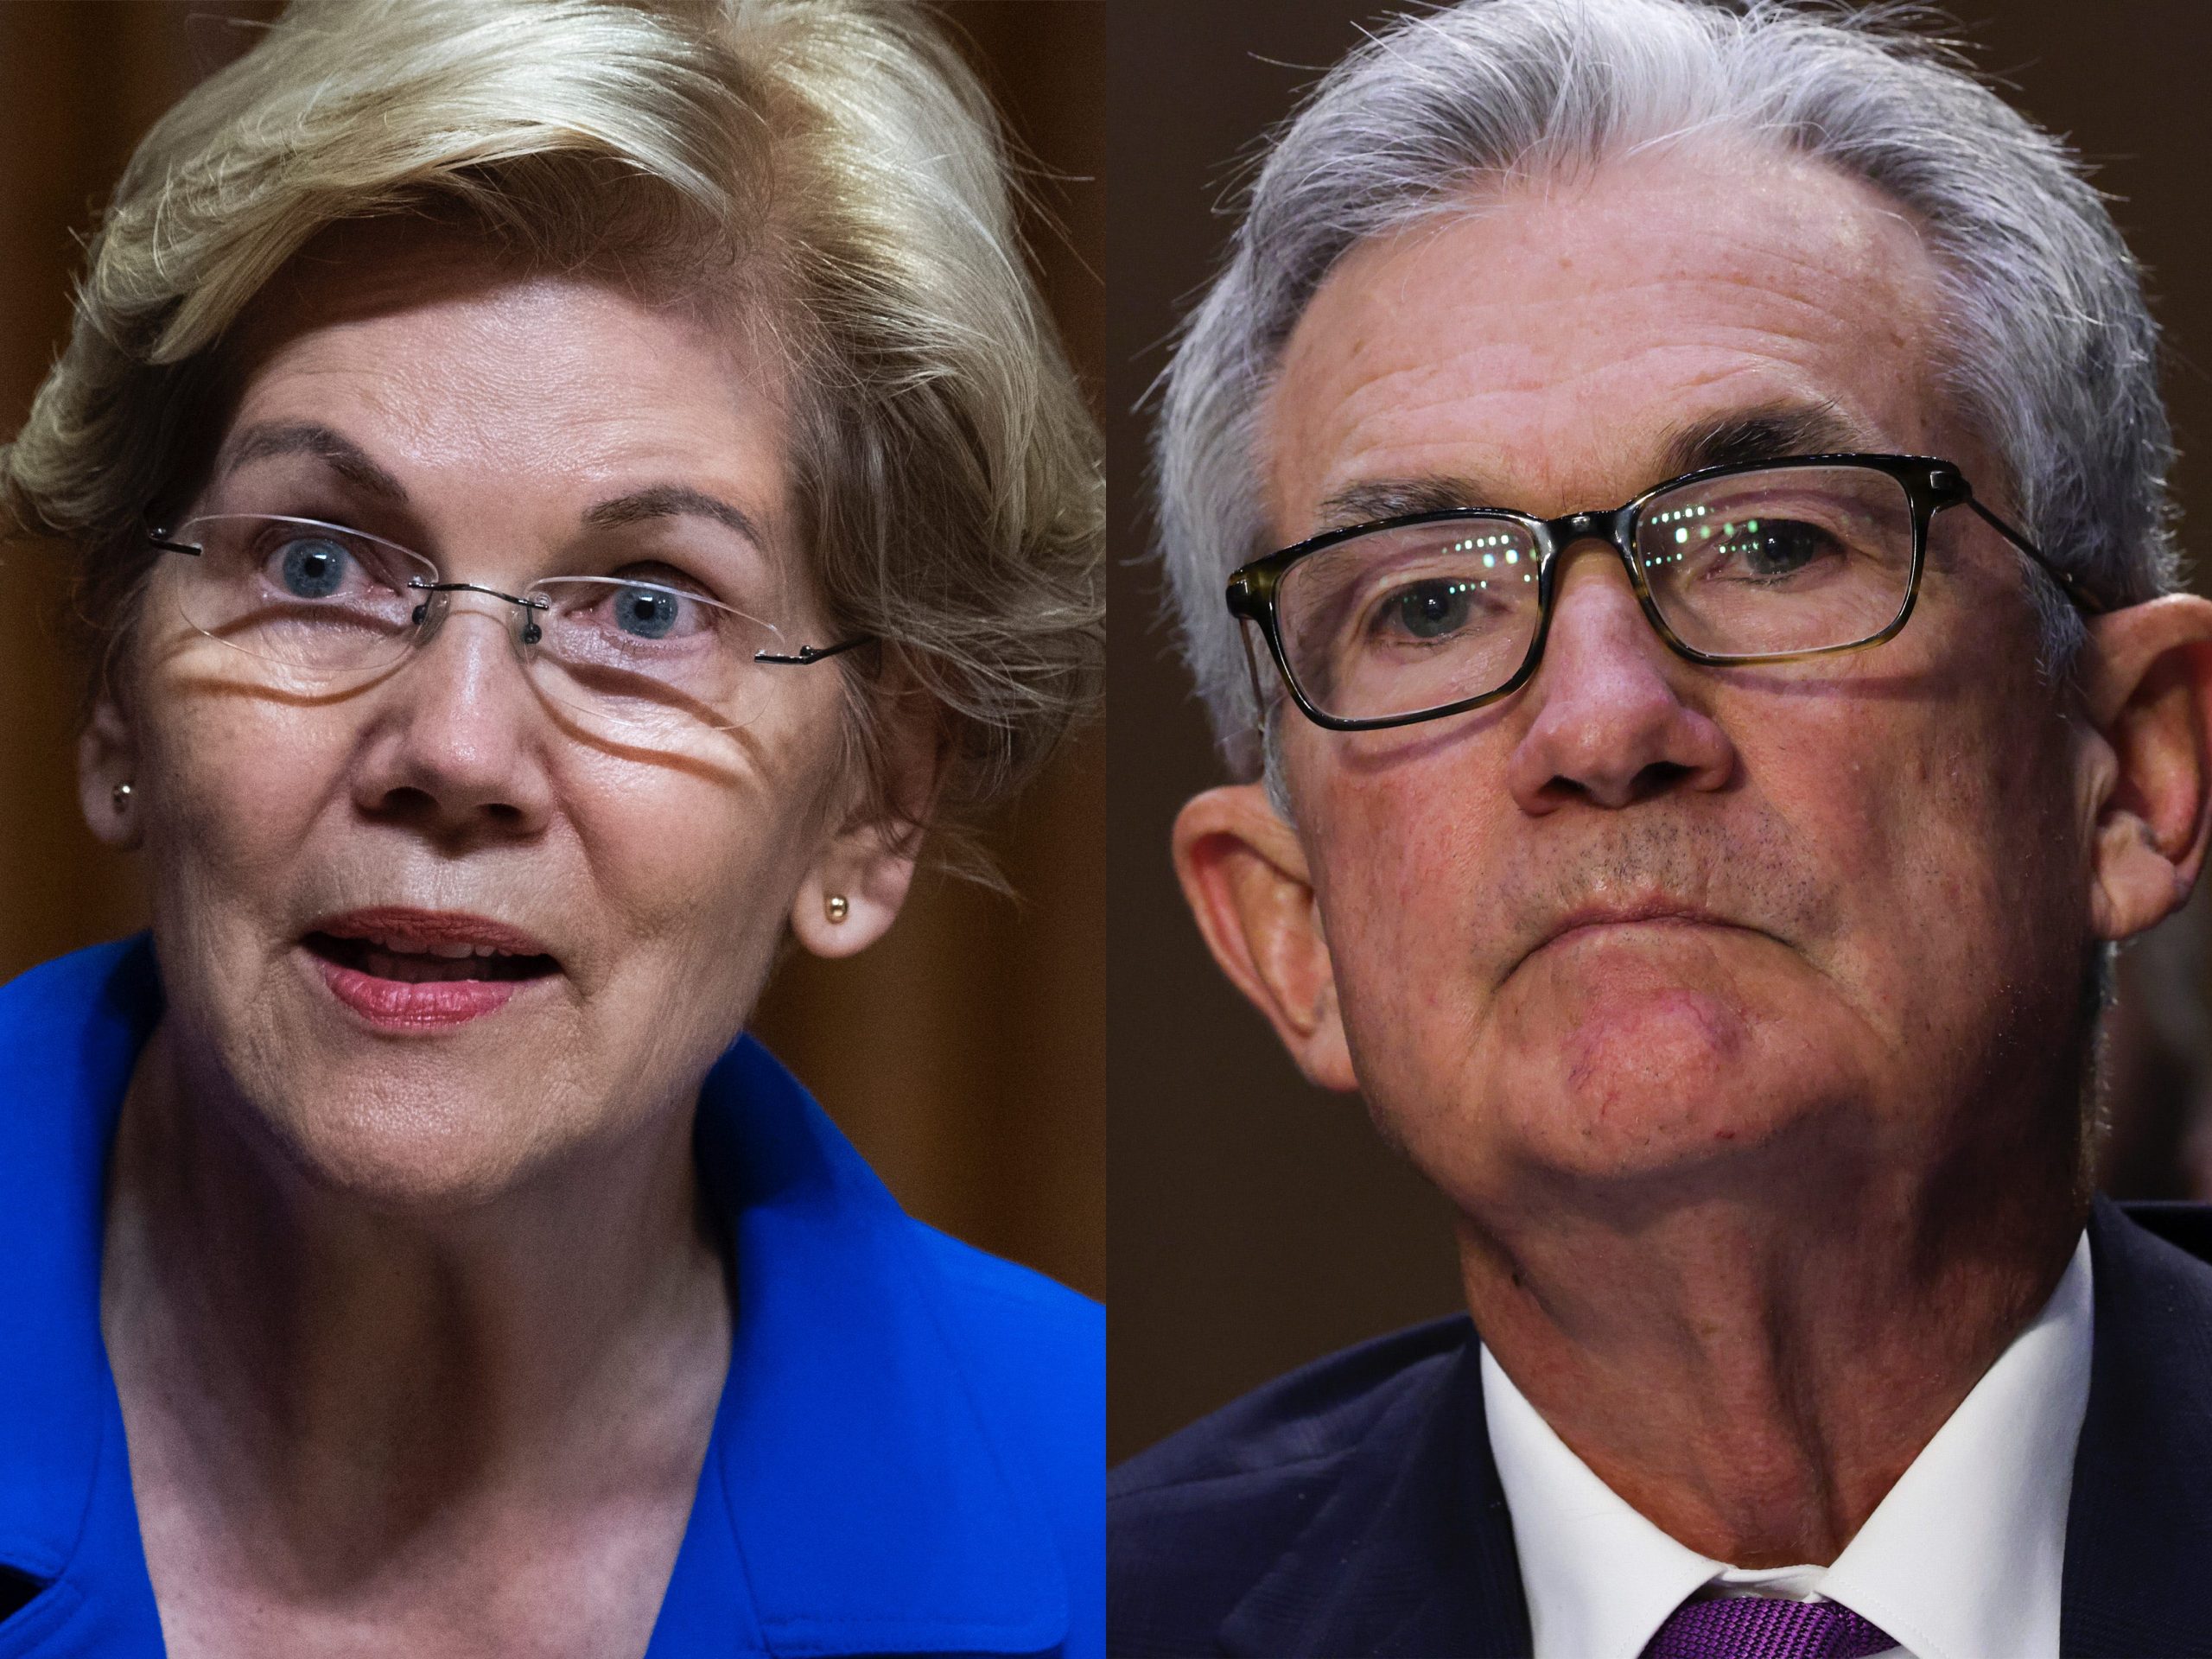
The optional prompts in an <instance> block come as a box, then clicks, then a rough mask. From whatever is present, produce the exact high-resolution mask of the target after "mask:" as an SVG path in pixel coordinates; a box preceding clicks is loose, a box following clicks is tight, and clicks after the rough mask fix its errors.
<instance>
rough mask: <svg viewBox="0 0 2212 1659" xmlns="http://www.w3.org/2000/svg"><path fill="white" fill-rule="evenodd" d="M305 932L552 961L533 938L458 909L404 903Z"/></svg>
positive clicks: (327, 920) (333, 919)
mask: <svg viewBox="0 0 2212 1659" xmlns="http://www.w3.org/2000/svg"><path fill="white" fill-rule="evenodd" d="M306 931H308V932H309V933H327V934H330V935H331V936H332V937H334V938H341V939H375V940H379V941H382V942H383V943H385V944H389V945H391V946H393V947H394V948H396V949H397V950H429V949H430V948H431V947H433V946H435V945H463V944H465V945H471V946H475V945H484V946H488V947H489V948H490V949H492V950H498V951H501V952H504V953H505V955H507V956H511V957H550V956H551V955H552V954H553V953H552V952H551V951H550V950H547V949H546V948H545V944H544V942H543V940H541V939H539V938H537V937H536V936H535V935H533V934H530V933H525V932H524V931H523V930H522V929H520V928H518V927H511V926H509V925H507V924H506V923H505V922H495V921H493V919H492V918H490V917H488V916H472V915H470V914H468V913H467V912H466V911H458V910H416V909H414V908H413V907H412V906H406V905H377V906H371V907H369V908H367V909H364V910H349V911H346V912H343V913H342V914H340V915H336V916H326V917H323V918H321V919H320V920H319V921H316V922H315V923H314V924H312V925H310V926H308V928H307V930H306Z"/></svg>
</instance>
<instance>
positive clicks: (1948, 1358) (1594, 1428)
mask: <svg viewBox="0 0 2212 1659" xmlns="http://www.w3.org/2000/svg"><path fill="white" fill-rule="evenodd" d="M1827 1173H1828V1174H1830V1175H1834V1173H1835V1172H1833V1171H1831V1172H1827ZM2054 1175H2055V1177H2056V1179H2055V1190H2046V1189H2047V1188H2049V1187H2050V1186H2052V1185H2054V1183H2044V1184H2042V1185H2035V1190H2033V1191H2030V1190H2027V1189H2028V1188H2029V1187H2030V1186H2031V1185H2034V1184H2031V1183H2027V1182H2023V1183H2021V1184H2020V1185H2019V1186H2018V1187H2016V1188H2015V1189H2013V1190H2012V1192H2008V1193H2006V1194H2005V1202H2004V1205H2003V1208H2002V1210H2001V1211H1999V1212H1998V1213H1991V1211H1990V1210H1989V1209H1988V1208H1986V1207H1984V1208H1980V1209H1976V1210H1974V1211H1967V1210H1965V1209H1963V1208H1961V1207H1958V1206H1955V1205H1951V1206H1947V1205H1944V1204H1943V1203H1942V1202H1941V1201H1940V1199H1939V1198H1937V1195H1935V1194H1933V1193H1920V1194H1900V1193H1895V1192H1891V1193H1882V1194H1877V1193H1874V1192H1870V1191H1869V1190H1868V1188H1867V1187H1866V1185H1858V1186H1857V1187H1856V1188H1855V1189H1854V1188H1853V1184H1852V1183H1850V1182H1849V1181H1847V1180H1830V1181H1828V1182H1827V1183H1825V1185H1826V1187H1827V1192H1830V1193H1842V1192H1851V1193H1853V1201H1847V1202H1845V1201H1839V1202H1834V1203H1827V1204H1823V1203H1822V1202H1821V1198H1820V1194H1819V1192H1816V1191H1813V1190H1810V1189H1809V1184H1808V1188H1807V1189H1805V1190H1789V1189H1783V1188H1777V1187H1776V1186H1774V1185H1758V1184H1752V1185H1751V1190H1748V1191H1746V1192H1742V1193H1740V1194H1728V1193H1726V1192H1709V1191H1708V1192H1706V1193H1704V1194H1702V1195H1700V1196H1699V1197H1698V1198H1695V1199H1694V1201H1686V1202H1683V1203H1681V1204H1680V1205H1675V1206H1673V1207H1664V1206H1662V1207H1658V1208H1656V1209H1655V1208H1653V1207H1651V1206H1650V1205H1649V1196H1650V1195H1649V1193H1648V1192H1647V1193H1643V1194H1639V1195H1637V1200H1636V1201H1624V1203H1622V1204H1621V1205H1618V1206H1613V1205H1607V1204H1605V1202H1603V1201H1599V1202H1593V1203H1586V1204H1584V1203H1578V1204H1576V1205H1572V1206H1569V1207H1568V1208H1567V1210H1566V1211H1565V1212H1564V1218H1563V1217H1562V1211H1560V1210H1559V1209H1549V1210H1548V1212H1547V1214H1546V1215H1545V1217H1544V1218H1543V1220H1542V1223H1541V1224H1540V1225H1538V1224H1532V1225H1529V1226H1526V1227H1520V1226H1515V1225H1513V1224H1511V1223H1510V1221H1509V1223H1508V1224H1506V1225H1504V1226H1502V1227H1501V1226H1497V1225H1495V1224H1493V1225H1491V1226H1488V1227H1485V1226H1484V1225H1481V1224H1478V1222H1477V1221H1476V1220H1474V1219H1472V1218H1465V1217H1463V1219H1462V1221H1461V1223H1460V1225H1459V1255H1460V1270H1461V1277H1462V1281H1463V1283H1464V1285H1465V1289H1466V1295H1467V1301H1468V1306H1469V1307H1470V1309H1471V1311H1472V1313H1473V1315H1474V1318H1475V1322H1476V1324H1477V1325H1478V1328H1479V1329H1480V1331H1481V1333H1482V1337H1483V1340H1484V1344H1485V1345H1486V1346H1488V1347H1489V1349H1490V1350H1491V1353H1492V1354H1493V1355H1495V1356H1496V1357H1497V1361H1498V1363H1499V1364H1500V1365H1501V1366H1502V1367H1503V1369H1504V1370H1505V1372H1506V1374H1507V1375H1508V1376H1510V1377H1511V1378H1512V1379H1513V1381H1514V1383H1515V1384H1516V1386H1517V1387H1518V1388H1519V1389H1521V1391H1522V1394H1523V1395H1526V1396H1527V1397H1528V1399H1529V1402H1530V1403H1531V1404H1533V1405H1534V1406H1535V1408H1536V1410H1537V1411H1538V1412H1539V1413H1540V1414H1541V1415H1542V1416H1543V1418H1544V1419H1545V1421H1547V1422H1548V1423H1549V1424H1550V1425H1551V1427H1553V1429H1554V1431H1555V1432H1557V1433H1558V1434H1559V1436H1560V1439H1561V1440H1564V1441H1565V1442H1566V1443H1567V1446H1569V1447H1570V1448H1571V1449H1572V1450H1573V1452H1575V1453H1576V1454H1577V1455H1578V1456H1580V1458H1581V1459H1582V1460H1583V1461H1584V1462H1585V1463H1586V1464H1587V1465H1589V1466H1590V1468H1591V1469H1592V1471H1595V1472H1596V1474H1597V1475H1598V1476H1599V1478H1600V1479H1602V1480H1604V1481H1605V1484H1607V1485H1608V1486H1610V1487H1611V1488H1612V1490H1613V1491H1616V1492H1618V1494H1619V1495H1620V1496H1621V1497H1623V1498H1624V1499H1625V1500H1627V1502H1628V1503H1630V1505H1632V1506H1633V1507H1634V1508H1635V1509H1637V1510H1638V1511H1639V1512H1641V1513H1642V1514H1643V1515H1644V1516H1646V1517H1647V1518H1649V1520H1651V1521H1652V1522H1654V1523H1656V1525H1657V1526H1659V1527H1660V1528H1661V1529H1662V1530H1664V1531H1665V1532H1667V1533H1668V1534H1669V1535H1671V1536H1673V1537H1674V1538H1675V1539H1676V1540H1678V1541H1681V1543H1684V1544H1686V1545H1688V1547H1689V1548H1692V1549H1694V1550H1696V1551H1698V1552H1699V1553H1700V1554H1704V1555H1707V1556H1710V1557H1712V1558H1713V1559H1714V1560H1722V1561H1727V1562H1730V1563H1732V1564H1733V1565H1735V1566H1738V1567H1779V1566H1789V1565H1795V1564H1797V1563H1801V1562H1805V1563H1814V1564H1821V1565H1825V1564H1826V1563H1828V1562H1830V1561H1833V1560H1834V1559H1835V1557H1836V1555H1837V1554H1839V1553H1840V1551H1841V1550H1842V1548H1843V1547H1844V1545H1845V1544H1847V1542H1849V1541H1850V1540H1851V1538H1852V1536H1853V1534H1855V1533H1856V1532H1857V1531H1858V1529H1859V1526H1860V1525H1861V1524H1862V1523H1863V1522H1865V1521H1866V1517H1867V1516H1869V1515H1870V1514H1872V1512H1873V1510H1874V1507H1875V1505H1876V1504H1878V1503H1880V1502H1881V1500H1882V1498H1883V1497H1884V1496H1885V1494H1886V1493H1887V1492H1888V1491H1889V1490H1890V1488H1891V1486H1892V1485H1893V1484H1895V1483H1896V1482H1897V1478H1898V1477H1899V1476H1900V1475H1902V1474H1903V1473H1904V1471H1905V1469H1906V1467H1907V1466H1908V1465H1910V1463H1911V1462H1912V1460H1913V1459H1915V1458H1916V1457H1917V1456H1918V1455H1919V1453H1920V1451H1921V1449H1922V1448H1923V1446H1926V1445H1927V1444H1928V1442H1929V1440H1930V1439H1931V1438H1933V1436H1934V1435H1935V1433H1936V1430H1937V1429H1938V1428H1940V1427H1942V1424H1943V1422H1944V1421H1945V1420H1946V1419H1948V1417H1949V1416H1950V1414H1951V1413H1952V1412H1953V1411H1954V1410H1955V1409H1956V1408H1957V1406H1958V1404H1959V1402H1961V1400H1963V1399H1964V1398H1965V1397H1966V1395H1967V1392H1968V1391H1969V1390H1970V1389H1972V1388H1973V1387H1974V1383H1976V1382H1978V1381H1979V1380H1980V1377H1981V1376H1982V1374H1983V1373H1984V1372H1985V1371H1986V1370H1988V1368H1989V1366H1990V1365H1991V1364H1992V1363H1993V1362H1994V1361H1995V1360H1996V1358H1997V1357H1998V1356H1999V1354H2001V1353H2002V1352H2003V1351H2004V1350H2005V1346H2006V1345H2007V1344H2009V1343H2011V1341H2012V1338H2014V1337H2015V1336H2016V1335H2018V1332H2020V1331H2021V1330H2022V1329H2023V1328H2024V1326H2025V1325H2027V1324H2028V1322H2029V1321H2030V1320H2031V1319H2033V1318H2034V1316H2035V1314H2036V1313H2037V1310H2038V1309H2039V1308H2040V1307H2042V1306H2043V1305H2044V1302H2045V1301H2046V1300H2048V1299H2049V1298H2050V1293H2051V1291H2052V1289H2053V1287H2055V1286H2056V1283H2057V1282H2058V1279H2059V1276H2060V1274H2062V1273H2063V1271H2064V1270H2065V1267H2066V1262H2067V1259H2068V1256H2069V1253H2070V1252H2071V1251H2072V1249H2073V1248H2074V1245H2075V1241H2076V1239H2077V1238H2078V1237H2079V1235H2080V1231H2081V1222H2082V1213H2081V1209H2080V1205H2079V1203H2078V1200H2076V1199H2075V1198H2074V1196H2073V1192H2072V1184H2071V1182H2070V1180H2069V1179H2066V1178H2065V1177H2064V1176H2063V1175H2060V1174H2057V1172H2056V1167H2055V1166H2054ZM1992 1185H1994V1184H1992ZM1582 1196H1583V1197H1585V1198H1588V1197H1590V1196H1591V1195H1582ZM1950 1196H1951V1197H1954V1198H1955V1196H1956V1194H1955V1193H1953V1194H1951V1195H1950ZM1630 1216H1633V1217H1634V1220H1633V1222H1632V1224H1624V1218H1625V1217H1630Z"/></svg>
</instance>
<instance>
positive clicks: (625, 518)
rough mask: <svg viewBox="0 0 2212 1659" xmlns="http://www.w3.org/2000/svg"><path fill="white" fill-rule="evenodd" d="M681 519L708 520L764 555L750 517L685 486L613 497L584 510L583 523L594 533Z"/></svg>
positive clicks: (764, 540) (764, 541) (652, 488)
mask: <svg viewBox="0 0 2212 1659" xmlns="http://www.w3.org/2000/svg"><path fill="white" fill-rule="evenodd" d="M684 517H689V518H711V519H713V520H714V521H715V523H716V524H721V525H722V526H723V527H724V528H726V529H729V530H734V531H736V532H737V533H738V534H739V535H741V536H742V537H745V539H746V540H747V541H748V542H750V543H753V546H754V547H756V548H759V549H761V550H763V551H766V549H767V546H768V542H767V538H766V537H764V536H763V535H762V534H761V533H760V525H759V524H756V523H755V522H754V521H753V518H752V516H751V515H750V514H748V513H747V512H745V511H744V510H743V509H742V508H741V507H736V506H733V505H730V503H728V502H727V501H725V500H723V499H721V497H720V496H718V495H709V494H708V493H706V492H705V491H704V490H695V489H693V488H692V487H691V486H690V485H688V484H654V485H651V486H647V487H646V488H645V489H642V490H632V491H631V492H630V493H628V494H626V495H618V496H614V497H612V498H611V499H607V500H605V501H601V502H599V503H598V504H597V505H594V506H592V507H589V508H587V509H586V510H585V512H584V523H585V524H587V525H588V526H589V527H590V528H591V529H594V530H615V529H619V528H620V527H621V526H622V525H624V524H640V523H643V522H644V521H645V520H646V519H649V518H684Z"/></svg>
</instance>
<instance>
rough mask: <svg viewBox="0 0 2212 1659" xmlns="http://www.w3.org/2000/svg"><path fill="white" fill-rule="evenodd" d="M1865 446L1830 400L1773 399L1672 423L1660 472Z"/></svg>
mask: <svg viewBox="0 0 2212 1659" xmlns="http://www.w3.org/2000/svg"><path fill="white" fill-rule="evenodd" d="M1870 447H1872V445H1871V442H1870V440H1869V439H1868V437H1867V435H1866V433H1864V432H1862V431H1861V430H1860V429H1859V428H1858V426H1857V425H1855V424H1854V423H1853V422H1852V421H1851V419H1850V418H1849V417H1848V416H1846V415H1845V414H1844V412H1843V411H1842V410H1840V409H1838V408H1837V407H1836V406H1835V405H1834V404H1829V403H1807V404H1770V405H1769V406H1768V407H1766V408H1764V409H1748V410H1735V411H1732V412H1731V413H1728V414H1726V415H1720V416H1711V417H1708V418H1707V419H1705V420H1701V421H1699V422H1697V423H1694V424H1693V425H1688V426H1684V427H1681V428H1678V429H1676V430H1675V434H1674V435H1673V436H1672V437H1670V438H1669V440H1668V441H1667V443H1666V446H1665V449H1664V452H1663V453H1664V459H1663V461H1662V462H1661V466H1662V469H1663V470H1662V476H1664V477H1667V478H1674V477H1677V476H1679V475H1680V474H1683V473H1694V472H1699V471H1700V470H1702V469H1703V468H1705V467H1735V466H1741V465H1748V464H1749V463H1751V462H1752V461H1782V460H1785V459H1787V458H1788V457H1789V456H1791V455H1833V454H1849V453H1851V452H1853V451H1859V450H1865V449H1866V448H1870Z"/></svg>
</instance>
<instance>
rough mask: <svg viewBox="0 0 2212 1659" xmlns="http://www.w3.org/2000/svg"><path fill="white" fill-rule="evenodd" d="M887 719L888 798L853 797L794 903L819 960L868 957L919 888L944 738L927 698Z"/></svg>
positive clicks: (796, 931) (853, 791)
mask: <svg viewBox="0 0 2212 1659" xmlns="http://www.w3.org/2000/svg"><path fill="white" fill-rule="evenodd" d="M891 706H892V710H893V712H892V713H891V714H890V715H887V717H886V719H885V727H884V733H883V748H882V751H881V754H880V765H881V766H882V779H883V784H884V789H883V791H882V793H881V795H880V797H875V796H871V795H870V793H869V792H868V791H866V790H863V789H861V788H859V787H858V786H855V787H853V788H850V789H849V790H848V791H846V794H845V798H844V802H843V804H842V809H841V811H842V823H841V825H840V827H839V828H837V829H836V830H835V831H834V832H833V833H832V834H831V835H830V836H829V840H828V841H827V842H826V843H825V844H824V845H823V849H822V851H821V854H820V855H819V856H818V857H817V859H816V860H815V861H814V866H813V868H811V869H810V870H808V872H807V873H806V878H805V880H803V881H801V882H800V883H799V887H798V895H797V897H795V898H794V899H792V900H791V932H792V934H793V935H794V936H795V937H796V938H798V942H799V944H801V945H803V946H804V947H805V948H806V949H807V950H810V951H812V952H813V953H814V954H815V955H816V956H817V957H849V956H853V955H855V954H856V953H857V952H859V951H861V950H866V949H867V948H868V946H869V945H871V944H874V943H875V942H876V941H877V940H878V939H880V938H882V937H883V936H884V934H885V933H887V932H888V931H890V928H891V924H892V923H893V922H894V921H896V920H898V918H899V910H900V908H901V907H902V906H904V905H905V904H906V894H907V893H908V892H909V890H911V889H912V886H913V882H914V866H915V862H916V861H917V860H918V858H919V856H920V855H921V849H922V839H923V835H924V826H925V824H926V823H928V822H929V817H930V811H931V806H932V804H934V803H935V801H936V799H937V795H938V785H939V784H940V783H941V781H942V779H943V778H944V760H945V757H944V741H943V734H942V733H941V732H940V730H939V728H938V721H937V720H936V718H935V716H934V714H933V713H932V712H931V710H930V708H929V705H927V704H925V702H923V701H922V700H921V699H919V698H902V699H898V700H896V701H895V702H893V703H892V705H891Z"/></svg>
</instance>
